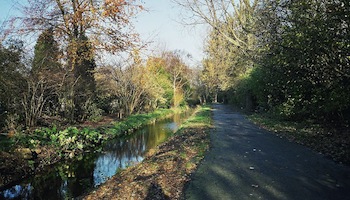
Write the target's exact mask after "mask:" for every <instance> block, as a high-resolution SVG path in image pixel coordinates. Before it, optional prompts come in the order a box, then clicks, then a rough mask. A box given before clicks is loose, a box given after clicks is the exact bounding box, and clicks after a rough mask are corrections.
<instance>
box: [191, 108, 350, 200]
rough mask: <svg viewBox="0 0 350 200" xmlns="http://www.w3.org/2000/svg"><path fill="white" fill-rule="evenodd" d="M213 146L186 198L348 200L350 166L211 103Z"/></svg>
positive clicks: (349, 197)
mask: <svg viewBox="0 0 350 200" xmlns="http://www.w3.org/2000/svg"><path fill="white" fill-rule="evenodd" d="M213 110H214V111H213V118H214V125H215V129H214V130H213V131H212V133H211V140H212V148H211V150H210V152H208V153H207V155H206V157H205V159H204V160H203V161H202V163H201V165H200V166H199V168H198V170H197V172H196V173H195V174H194V175H193V177H192V181H191V182H190V183H189V184H188V186H187V188H186V190H185V198H186V199H200V200H202V199H206V200H210V199H215V200H217V199H225V200H226V199H227V200H228V199H238V200H244V199H281V200H283V199H295V200H303V199H305V200H322V199H324V200H333V199H334V200H338V199H339V200H347V199H348V200H350V167H347V166H343V165H340V164H336V163H334V162H333V161H331V160H329V159H326V158H324V157H323V156H322V155H320V154H317V153H315V152H313V151H311V150H309V149H308V148H306V147H304V146H301V145H298V144H296V143H292V142H289V141H288V140H286V139H281V138H279V137H277V136H276V135H274V134H271V133H268V132H267V131H265V130H263V129H260V128H259V127H257V126H255V125H254V124H252V123H250V122H249V121H248V120H247V119H245V117H244V116H242V115H241V114H239V113H238V112H235V111H234V110H232V109H231V107H230V106H227V105H219V104H217V105H214V106H213Z"/></svg>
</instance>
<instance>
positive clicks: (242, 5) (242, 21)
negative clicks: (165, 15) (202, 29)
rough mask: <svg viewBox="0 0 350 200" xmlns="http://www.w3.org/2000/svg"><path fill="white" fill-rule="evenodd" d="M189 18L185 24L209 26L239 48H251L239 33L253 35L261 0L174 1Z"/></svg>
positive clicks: (186, 18) (185, 20)
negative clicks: (255, 17) (256, 13)
mask: <svg viewBox="0 0 350 200" xmlns="http://www.w3.org/2000/svg"><path fill="white" fill-rule="evenodd" d="M174 1H175V2H176V3H177V4H178V5H180V6H182V7H183V8H184V10H186V11H188V14H189V15H188V16H186V17H184V19H183V21H184V23H185V24H189V25H197V24H208V25H210V26H211V27H212V28H213V29H214V30H215V31H217V32H218V33H219V34H220V35H222V36H223V37H224V38H225V39H226V40H228V41H229V42H230V43H232V44H233V45H235V46H237V47H247V46H249V44H248V42H247V41H246V39H245V37H242V36H241V35H240V34H239V32H240V31H242V30H243V31H245V32H246V33H248V34H252V33H253V30H252V29H253V26H252V24H254V20H255V19H254V14H255V12H256V10H257V7H258V2H259V0H253V1H252V0H239V3H236V1H235V0H174Z"/></svg>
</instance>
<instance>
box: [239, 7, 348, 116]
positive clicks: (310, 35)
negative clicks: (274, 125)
mask: <svg viewBox="0 0 350 200" xmlns="http://www.w3.org/2000/svg"><path fill="white" fill-rule="evenodd" d="M344 5H347V4H346V3H344V2H340V1H339V2H338V1H311V0H303V1H283V2H279V1H273V2H264V6H263V7H262V8H261V10H260V12H261V16H260V20H259V21H260V26H261V27H259V28H260V29H261V33H262V35H261V37H260V38H259V43H260V50H259V52H260V55H261V56H260V58H259V60H257V61H256V66H255V68H254V70H253V71H252V72H251V73H250V74H249V76H248V77H244V78H243V79H241V80H240V81H239V84H238V87H237V88H236V93H235V94H236V95H237V97H236V99H238V100H237V101H238V102H241V103H242V102H243V104H244V102H245V101H246V99H245V96H247V94H252V95H253V97H254V100H255V101H256V103H257V105H258V106H259V108H262V109H263V110H269V111H270V112H273V113H274V114H276V115H279V116H280V117H283V118H285V119H293V120H303V119H305V118H313V119H314V118H318V119H320V118H321V119H323V120H327V121H329V120H335V121H342V120H343V121H344V120H345V121H346V119H345V118H346V115H345V114H346V113H347V112H348V111H349V109H350V107H349V105H350V84H349V83H350V76H349V74H350V71H349V70H350V69H349V67H348V66H347V65H348V63H349V56H348V54H347V53H346V52H349V50H350V49H349V48H350V45H349V44H350V40H349V38H350V35H349V34H350V33H349V31H346V30H345V26H347V25H345V24H344V23H345V21H344V20H345V18H344V17H345V15H346V14H345V13H348V12H349V6H344ZM271 8H272V9H271ZM286 13H288V14H286Z"/></svg>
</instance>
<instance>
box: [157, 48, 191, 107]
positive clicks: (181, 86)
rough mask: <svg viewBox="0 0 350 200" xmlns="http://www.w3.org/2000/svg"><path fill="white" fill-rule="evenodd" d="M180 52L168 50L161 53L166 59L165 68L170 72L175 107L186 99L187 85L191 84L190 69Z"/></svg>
mask: <svg viewBox="0 0 350 200" xmlns="http://www.w3.org/2000/svg"><path fill="white" fill-rule="evenodd" d="M180 53H181V52H179V51H178V52H177V51H174V52H169V51H168V52H163V53H162V55H161V56H162V58H163V59H164V61H165V70H166V71H167V72H168V73H169V74H170V77H169V78H170V80H171V82H172V88H173V99H172V101H173V106H174V107H177V106H179V105H180V104H181V103H182V102H183V101H184V100H185V99H186V98H185V97H186V92H188V90H187V88H186V86H187V85H188V84H189V82H188V80H189V78H188V77H187V76H188V75H190V69H189V67H188V66H187V65H186V64H185V62H184V61H183V59H182V57H181V55H180ZM187 96H188V95H187Z"/></svg>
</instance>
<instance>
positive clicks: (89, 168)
mask: <svg viewBox="0 0 350 200" xmlns="http://www.w3.org/2000/svg"><path fill="white" fill-rule="evenodd" d="M188 115H189V113H188V114H183V115H174V117H173V118H172V119H167V120H163V121H160V122H157V123H156V124H152V125H148V126H145V127H144V128H142V129H140V130H138V131H136V132H135V133H134V134H132V135H131V136H127V137H124V138H120V139H115V140H111V141H110V142H108V143H107V144H106V145H105V146H104V148H103V152H102V153H99V154H87V155H82V156H81V157H79V158H77V159H76V160H75V161H74V162H67V163H62V164H59V165H56V166H54V167H52V169H51V170H49V171H48V172H47V173H45V174H40V175H37V176H35V177H32V178H30V179H28V180H24V181H23V182H21V183H20V184H18V185H14V186H12V187H9V188H6V189H4V190H2V191H1V190H0V199H69V198H74V197H78V196H79V195H81V194H82V193H84V192H86V191H87V190H89V189H91V188H93V187H96V186H98V185H101V184H102V183H104V182H105V181H106V180H107V179H108V178H110V177H111V176H113V175H114V174H116V173H117V172H118V170H119V169H124V168H126V167H128V166H132V165H135V164H137V163H139V162H141V161H142V160H143V156H144V155H145V153H146V152H147V151H148V150H149V149H151V148H154V147H155V146H157V145H159V144H160V143H162V142H164V141H165V140H166V139H167V138H168V137H169V136H170V135H172V134H173V133H174V132H175V131H176V130H177V129H178V127H179V125H180V124H181V122H182V121H183V120H184V119H185V118H187V117H188Z"/></svg>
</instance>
